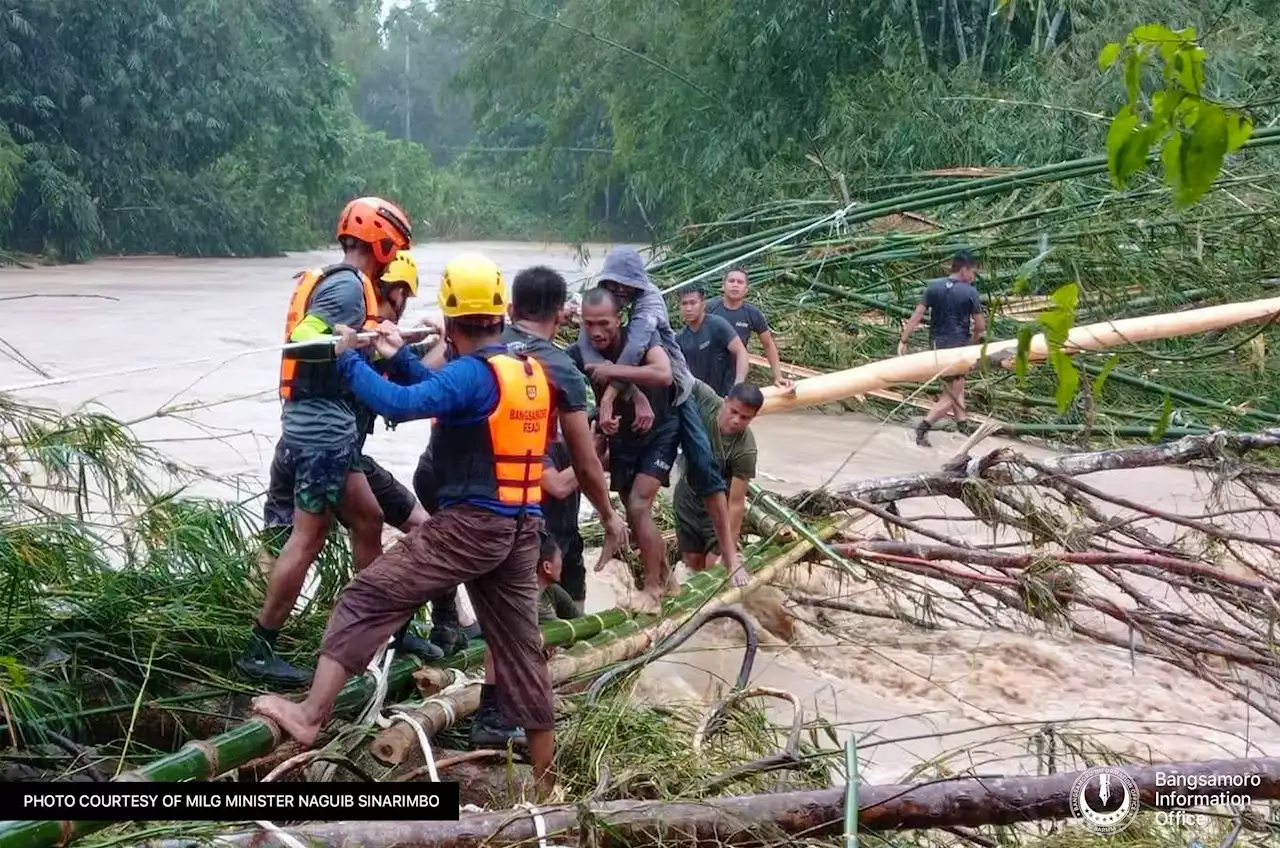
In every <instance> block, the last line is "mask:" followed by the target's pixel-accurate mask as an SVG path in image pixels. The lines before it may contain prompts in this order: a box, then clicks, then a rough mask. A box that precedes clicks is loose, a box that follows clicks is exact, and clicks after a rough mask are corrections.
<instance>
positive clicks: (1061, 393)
mask: <svg viewBox="0 0 1280 848" xmlns="http://www.w3.org/2000/svg"><path fill="white" fill-rule="evenodd" d="M1019 273H1020V274H1021V271H1020V272H1019ZM1019 279H1022V278H1021V277H1019ZM1015 284H1016V281H1015ZM1050 301H1051V302H1052V304H1053V305H1052V306H1051V307H1050V308H1049V309H1046V310H1045V311H1043V312H1041V313H1040V314H1039V315H1037V316H1036V323H1038V324H1039V325H1040V326H1041V327H1042V328H1043V332H1044V337H1045V342H1046V345H1047V347H1048V348H1049V364H1050V365H1052V366H1053V371H1054V374H1056V375H1057V378H1058V385H1057V389H1056V390H1055V391H1054V400H1056V401H1057V403H1058V412H1059V413H1062V412H1066V411H1067V407H1069V406H1070V405H1071V401H1072V400H1073V399H1074V398H1075V396H1076V392H1077V391H1079V389H1080V371H1079V370H1078V369H1077V368H1076V366H1075V363H1073V362H1072V361H1071V355H1070V354H1069V353H1067V350H1066V342H1067V337H1068V335H1069V334H1070V333H1071V328H1072V327H1073V326H1074V325H1075V320H1076V309H1077V307H1078V306H1079V303H1080V286H1079V285H1078V284H1076V283H1068V284H1067V285H1065V286H1062V287H1061V288H1058V289H1056V290H1055V291H1054V292H1053V294H1052V295H1051V296H1050ZM1033 332H1034V331H1033V328H1032V327H1022V328H1020V329H1019V330H1018V346H1017V349H1016V353H1015V355H1014V356H1015V359H1014V362H1015V373H1016V374H1017V377H1018V382H1019V384H1020V385H1024V386H1025V385H1026V381H1027V361H1028V357H1029V353H1030V348H1031V339H1032V337H1033Z"/></svg>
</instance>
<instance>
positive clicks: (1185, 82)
mask: <svg viewBox="0 0 1280 848" xmlns="http://www.w3.org/2000/svg"><path fill="white" fill-rule="evenodd" d="M1122 59H1123V67H1124V85H1125V94H1126V98H1127V102H1126V103H1125V105H1124V106H1123V107H1121V108H1120V110H1119V111H1117V112H1116V114H1115V117H1114V118H1113V119H1112V121H1111V128H1110V130H1109V131H1108V133H1107V162H1108V166H1109V169H1110V172H1111V179H1112V182H1113V183H1114V184H1115V186H1116V187H1117V188H1122V187H1123V186H1125V185H1126V183H1127V181H1128V179H1129V177H1130V176H1132V175H1133V174H1134V173H1136V172H1138V171H1140V170H1142V169H1143V168H1144V167H1145V166H1146V162H1147V158H1148V156H1149V154H1150V151H1151V148H1152V146H1154V145H1158V146H1159V147H1160V150H1161V154H1160V155H1161V161H1162V162H1163V165H1164V175H1165V182H1166V183H1167V184H1168V185H1169V187H1170V188H1172V189H1173V197H1174V202H1175V203H1177V204H1178V205H1179V206H1189V205H1190V204H1192V203H1195V202H1196V201H1197V200H1199V199H1200V198H1201V197H1203V196H1204V195H1205V193H1206V192H1207V191H1208V190H1209V187H1210V186H1212V185H1213V183H1214V181H1215V180H1216V179H1217V178H1218V175H1219V174H1220V173H1221V172H1222V164H1223V161H1224V160H1225V158H1226V156H1227V154H1228V153H1232V152H1234V151H1236V150H1238V149H1239V148H1240V146H1241V145H1242V144H1244V143H1245V142H1246V141H1247V140H1248V139H1249V136H1250V134H1251V133H1252V132H1253V118H1252V117H1251V116H1250V115H1249V114H1248V113H1247V112H1246V111H1244V110H1242V109H1238V108H1234V107H1230V106H1224V105H1223V104H1221V103H1219V102H1217V101H1215V100H1213V99H1211V98H1209V97H1207V96H1206V95H1205V94H1204V91H1205V84H1206V83H1205V51H1204V48H1202V47H1201V46H1200V45H1199V44H1198V43H1197V41H1196V31H1195V29H1194V28H1193V27H1187V28H1185V29H1182V30H1180V31H1178V32H1174V31H1173V30H1170V29H1169V28H1168V27H1164V26H1160V25H1158V24H1145V25H1143V26H1139V27H1136V28H1134V29H1133V31H1132V32H1130V33H1129V35H1128V37H1127V38H1126V39H1125V40H1124V42H1123V43H1119V42H1111V43H1109V44H1107V45H1106V46H1105V47H1103V48H1102V51H1101V52H1100V53H1099V54H1098V67H1099V68H1101V69H1102V70H1103V71H1104V72H1105V71H1108V70H1110V69H1111V68H1112V67H1113V66H1115V65H1116V64H1117V63H1119V62H1120V61H1121V60H1122ZM1157 61H1158V63H1159V64H1160V66H1161V80H1162V87H1161V88H1159V89H1157V90H1156V91H1154V92H1152V93H1151V94H1150V97H1149V99H1147V98H1144V96H1143V91H1142V79H1143V71H1144V68H1145V66H1146V65H1148V63H1154V62H1157Z"/></svg>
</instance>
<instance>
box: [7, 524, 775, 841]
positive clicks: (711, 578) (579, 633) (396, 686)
mask: <svg viewBox="0 0 1280 848" xmlns="http://www.w3.org/2000/svg"><path fill="white" fill-rule="evenodd" d="M786 547H787V546H778V545H768V546H765V547H764V548H763V549H762V550H760V551H758V552H757V553H756V554H755V555H754V556H752V557H751V558H750V562H749V563H748V565H747V567H748V568H749V569H750V568H751V567H752V564H758V563H761V562H768V561H770V560H772V559H775V558H777V557H778V556H779V555H780V554H781V553H782V552H783V551H784V550H785V548H786ZM725 580H726V573H725V571H724V566H723V565H720V566H717V567H716V568H711V569H708V570H706V571H703V572H699V573H696V574H694V575H693V576H692V577H690V578H689V580H688V581H687V582H686V583H685V584H684V589H683V591H682V592H681V593H680V594H679V595H677V596H676V597H673V598H668V599H666V601H665V602H664V604H663V609H662V612H661V613H660V614H657V615H643V616H634V617H633V616H631V615H630V614H629V613H628V612H627V611H625V610H621V609H612V610H606V611H604V612H601V613H596V614H593V615H586V616H582V617H581V618H575V619H570V620H557V621H551V622H548V623H547V624H545V625H543V627H542V633H543V638H544V639H545V640H546V642H547V644H549V645H564V644H568V643H576V642H579V641H583V640H586V639H591V638H593V637H604V636H605V634H608V633H612V637H610V638H616V637H618V636H623V635H627V634H630V633H634V632H635V631H636V630H638V629H640V628H643V627H646V626H649V625H651V624H653V623H654V622H655V621H658V620H660V619H664V618H672V617H675V616H679V615H684V614H687V613H690V612H693V611H694V610H696V609H698V608H699V607H700V606H702V604H704V603H705V602H706V601H708V600H709V599H711V598H713V597H714V596H715V595H716V593H717V592H718V591H719V590H721V589H723V588H724V586H725ZM484 651H485V646H484V644H483V642H481V641H479V640H475V641H473V642H472V644H471V645H469V646H468V647H467V648H466V649H465V650H464V651H461V652H459V653H458V654H456V655H454V656H453V657H450V658H449V659H448V660H447V661H445V662H443V663H433V665H447V666H449V667H455V668H457V667H462V668H470V667H473V666H475V665H478V664H479V663H480V662H481V661H482V660H483V658H484ZM421 665H422V664H421V663H419V662H418V661H417V660H415V659H412V658H403V659H399V660H397V661H396V662H394V663H393V664H392V667H391V674H390V678H389V681H388V690H387V691H388V693H389V694H390V695H392V696H395V695H397V694H399V693H401V692H404V691H407V690H408V689H409V688H410V687H411V686H412V675H413V672H414V671H415V670H416V669H418V668H420V667H421ZM372 694H373V682H372V681H371V680H370V679H369V678H367V677H364V676H362V677H359V678H357V679H355V680H352V681H351V682H349V683H348V684H347V685H346V686H345V687H344V688H343V690H342V692H341V694H339V696H338V701H337V704H336V705H335V707H334V715H337V716H343V715H349V714H351V713H353V712H355V711H356V710H358V709H360V708H362V707H363V706H364V704H365V703H366V702H367V701H368V699H369V697H370V696H371V695H372ZM277 744H279V740H277V739H275V737H274V736H273V734H272V731H271V728H270V727H269V726H268V725H267V723H266V722H264V721H262V720H261V719H256V718H253V719H249V720H248V721H246V722H245V723H244V724H241V725H240V726H238V727H235V728H233V729H232V730H230V731H228V732H226V733H223V734H221V735H219V736H215V737H214V738H212V739H208V740H202V741H198V742H189V743H187V745H185V746H184V747H183V748H181V749H180V750H178V751H177V752H175V753H173V754H170V755H168V756H165V757H161V758H160V759H158V760H155V761H154V762H151V763H148V764H147V765H145V766H142V767H141V768H138V769H134V770H132V771H129V772H126V773H125V774H122V775H120V777H118V778H116V779H117V780H122V781H132V782H150V781H182V780H205V779H208V778H211V777H216V776H217V775H219V774H222V773H224V772H227V771H230V770H231V769H234V768H237V767H238V766H240V765H243V764H244V763H246V762H248V761H249V760H251V759H254V758H255V757H261V756H264V755H266V754H268V753H270V752H271V751H272V750H273V749H274V748H275V747H276V745H277ZM110 824H111V822H56V821H52V822H51V821H7V822H0V848H52V846H54V845H62V846H65V845H69V844H70V843H71V842H73V841H74V840H76V839H79V838H80V837H82V836H85V835H87V834H90V833H94V832H96V831H98V830H101V829H103V828H104V827H107V826H108V825H110Z"/></svg>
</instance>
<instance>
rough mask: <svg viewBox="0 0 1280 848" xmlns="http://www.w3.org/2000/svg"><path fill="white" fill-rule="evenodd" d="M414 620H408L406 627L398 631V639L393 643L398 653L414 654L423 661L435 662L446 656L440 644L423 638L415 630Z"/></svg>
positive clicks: (392, 645)
mask: <svg viewBox="0 0 1280 848" xmlns="http://www.w3.org/2000/svg"><path fill="white" fill-rule="evenodd" d="M412 628H413V622H412V621H406V622H405V624H404V627H401V628H400V629H399V630H398V631H397V632H396V640H395V641H394V642H392V643H391V647H393V648H395V651H396V653H397V654H413V655H414V656H415V657H417V658H418V659H420V660H422V661H423V662H435V661H436V660H438V659H442V658H443V657H444V651H443V650H441V649H440V646H439V645H436V644H434V643H432V642H429V641H427V640H426V639H423V638H422V637H421V636H419V635H417V634H416V633H414V632H413V629H412Z"/></svg>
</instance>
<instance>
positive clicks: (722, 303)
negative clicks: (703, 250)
mask: <svg viewBox="0 0 1280 848" xmlns="http://www.w3.org/2000/svg"><path fill="white" fill-rule="evenodd" d="M707 314H708V315H718V316H720V317H721V318H723V319H724V320H726V321H728V322H729V325H730V326H731V327H733V330H734V332H735V333H737V334H738V338H739V339H741V340H742V344H743V345H744V346H745V345H746V343H747V342H748V341H749V340H750V339H751V334H752V333H756V334H757V335H759V336H760V346H761V347H763V348H764V355H765V358H767V359H768V360H769V370H770V371H771V372H772V373H773V384H774V385H775V386H777V387H778V388H780V389H790V388H791V387H792V386H794V385H795V384H794V383H793V382H791V381H790V380H788V379H787V378H786V377H783V376H782V359H781V358H780V357H779V356H778V344H777V342H775V341H774V340H773V331H772V330H770V329H769V319H768V318H766V317H765V314H764V312H762V311H761V310H760V308H759V307H758V306H756V305H755V304H754V303H749V302H748V301H747V272H746V271H744V270H742V269H741V268H730V269H729V272H728V273H727V274H725V275H724V296H723V297H713V298H711V300H709V301H707ZM738 382H742V381H741V380H739V381H738Z"/></svg>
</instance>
